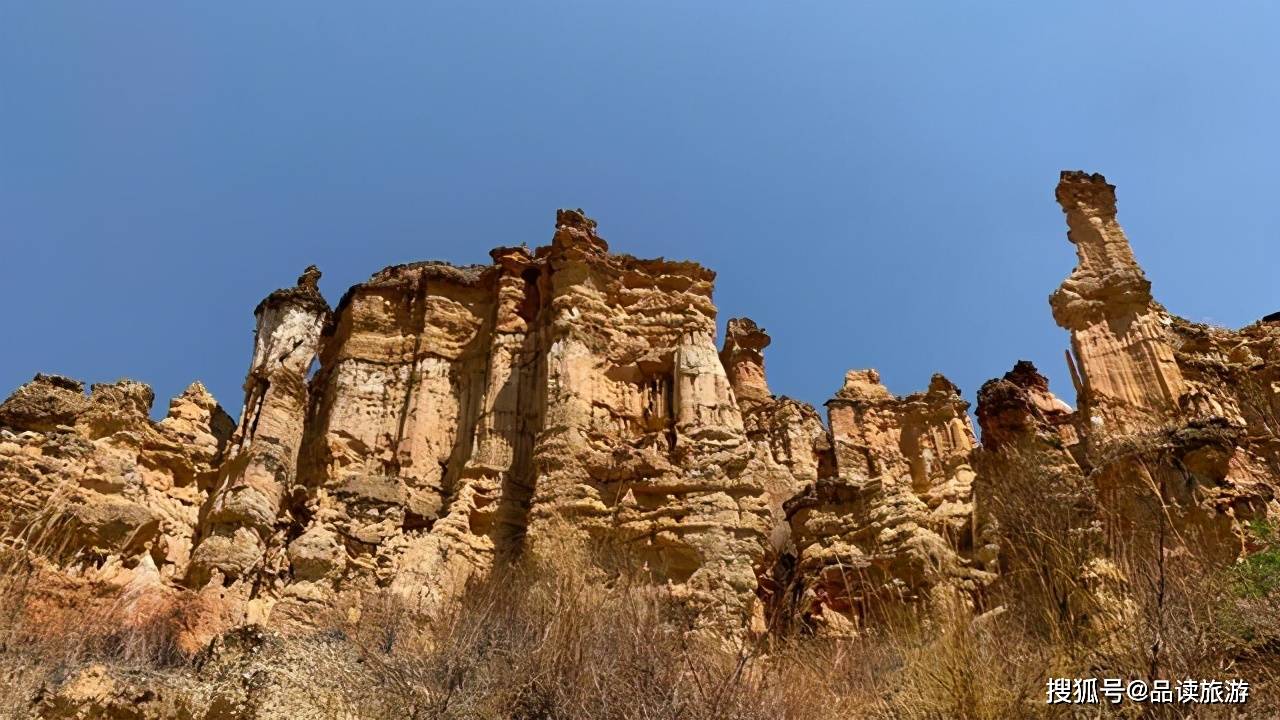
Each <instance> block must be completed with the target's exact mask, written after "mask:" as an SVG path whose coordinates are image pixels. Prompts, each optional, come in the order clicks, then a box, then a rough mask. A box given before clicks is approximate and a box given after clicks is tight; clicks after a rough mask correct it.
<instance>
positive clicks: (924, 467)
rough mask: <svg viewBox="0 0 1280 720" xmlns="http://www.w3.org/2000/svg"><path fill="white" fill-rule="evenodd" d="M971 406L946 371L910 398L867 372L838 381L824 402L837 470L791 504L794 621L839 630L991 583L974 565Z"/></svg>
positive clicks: (788, 503) (792, 500) (793, 499)
mask: <svg viewBox="0 0 1280 720" xmlns="http://www.w3.org/2000/svg"><path fill="white" fill-rule="evenodd" d="M968 407H969V404H968V403H967V402H965V401H964V400H963V399H962V398H961V397H960V394H959V390H958V389H957V388H956V387H955V386H954V385H952V384H951V382H950V381H948V380H947V379H946V378H944V377H942V376H941V375H935V376H934V377H933V380H932V381H931V382H930V383H929V389H928V390H927V391H925V392H922V393H916V394H914V395H910V396H908V397H905V398H899V397H895V396H894V395H893V394H892V393H890V392H889V390H888V389H887V388H885V387H884V385H882V384H881V383H880V377H879V375H878V374H877V373H876V372H875V371H874V370H861V371H859V370H853V371H850V372H849V373H847V374H846V375H845V384H844V387H842V388H841V389H840V390H839V391H838V392H837V393H836V395H835V397H834V398H832V399H831V400H829V401H827V409H828V413H829V417H830V427H831V437H832V443H833V446H834V457H835V463H834V473H833V474H832V475H830V476H826V477H822V478H819V479H818V481H817V483H816V484H815V485H813V486H811V487H810V488H808V489H807V490H806V491H805V492H804V493H802V494H800V495H797V496H796V497H794V498H792V499H791V500H790V501H788V502H787V505H786V511H787V517H788V518H789V520H790V523H791V527H792V534H793V540H794V543H795V549H796V553H797V565H796V573H797V574H798V576H799V577H800V578H801V583H802V585H801V589H800V591H801V592H802V593H803V594H804V598H803V600H802V602H801V606H800V608H799V610H800V612H801V614H803V615H804V616H806V617H810V618H813V619H814V620H821V621H824V622H827V623H829V624H832V626H833V627H834V628H835V629H841V628H843V627H845V626H847V625H848V624H849V621H850V620H855V621H856V620H858V619H859V618H863V617H866V616H867V615H870V614H874V613H877V612H879V611H881V610H883V609H884V607H885V605H887V604H896V603H901V602H918V601H923V600H927V599H929V597H930V594H931V592H932V591H933V590H934V589H935V588H938V587H940V586H947V587H951V588H956V589H964V590H974V589H976V588H977V587H978V586H979V585H980V584H981V583H983V582H985V581H986V579H987V578H986V574H985V573H984V572H983V571H982V570H980V569H979V568H977V567H976V566H975V565H974V563H973V562H972V561H971V557H972V549H973V547H972V537H973V530H972V516H973V505H972V485H973V479H974V473H973V469H972V468H971V467H970V465H969V454H970V452H971V451H972V450H973V448H974V446H975V445H976V440H975V438H974V433H973V428H972V425H971V424H970V422H969V417H968V415H967V410H968Z"/></svg>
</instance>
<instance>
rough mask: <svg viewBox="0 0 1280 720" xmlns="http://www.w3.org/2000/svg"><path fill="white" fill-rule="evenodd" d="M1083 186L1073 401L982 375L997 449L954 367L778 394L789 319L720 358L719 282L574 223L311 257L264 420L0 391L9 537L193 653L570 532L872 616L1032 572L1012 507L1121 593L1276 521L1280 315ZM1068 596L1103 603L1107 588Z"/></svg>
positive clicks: (425, 601) (657, 577)
mask: <svg viewBox="0 0 1280 720" xmlns="http://www.w3.org/2000/svg"><path fill="white" fill-rule="evenodd" d="M1057 198H1058V201H1059V203H1060V204H1061V205H1062V208H1063V210H1064V212H1065V214H1066V220H1067V226H1068V239H1069V240H1070V242H1072V243H1073V244H1074V245H1075V248H1076V250H1077V253H1078V256H1079V264H1078V266H1077V267H1076V268H1075V270H1074V271H1073V272H1072V273H1071V275H1070V277H1068V278H1067V280H1066V281H1065V282H1064V283H1063V284H1062V286H1061V287H1060V288H1059V289H1058V290H1057V291H1056V292H1055V293H1053V295H1052V297H1051V298H1050V306H1051V308H1052V313H1053V317H1054V318H1055V319H1056V320H1057V322H1058V324H1059V325H1061V326H1062V327H1063V328H1064V329H1066V330H1067V331H1069V333H1070V342H1071V350H1070V351H1069V352H1068V356H1067V362H1068V365H1069V368H1070V371H1071V375H1072V377H1073V379H1074V382H1075V386H1076V387H1075V390H1076V397H1077V401H1078V405H1079V407H1078V409H1072V408H1071V407H1070V406H1069V405H1067V404H1066V403H1064V402H1063V401H1061V400H1059V399H1057V398H1056V397H1055V396H1054V395H1053V394H1052V393H1051V392H1050V390H1049V387H1048V383H1047V381H1046V380H1045V379H1044V377H1042V376H1041V375H1040V374H1039V373H1038V372H1037V371H1036V369H1035V368H1034V367H1032V366H1031V365H1030V364H1029V363H1021V362H1020V363H1018V364H1017V365H1016V366H1015V367H1014V369H1013V370H1012V371H1011V372H1009V373H1008V374H1006V375H1005V376H1004V377H1003V378H1001V379H997V380H992V381H990V382H988V383H987V384H986V385H984V386H983V387H982V388H981V390H980V391H979V393H978V406H977V409H976V416H977V418H978V421H979V423H980V425H981V429H982V441H981V444H979V442H978V438H977V437H976V436H975V433H974V429H973V427H972V425H971V422H970V419H969V414H968V410H969V404H968V403H967V402H966V401H965V400H964V399H963V398H962V396H961V393H960V391H959V389H958V388H956V387H955V386H954V385H953V384H952V383H951V382H950V381H948V380H947V379H946V378H944V377H942V376H941V375H935V376H934V377H933V379H932V380H931V381H930V383H929V385H928V387H927V389H926V390H924V391H922V392H918V393H915V394H912V395H909V396H906V397H897V396H894V395H893V394H892V393H890V392H889V391H888V390H887V389H886V388H885V387H884V386H883V385H882V384H881V383H880V380H879V376H878V374H877V373H876V372H875V371H874V370H857V371H850V372H849V373H847V374H846V376H845V378H844V384H843V386H842V387H841V388H840V389H839V390H837V391H836V393H835V395H834V397H832V399H831V400H829V401H828V402H827V403H826V407H827V419H826V422H825V423H824V422H823V419H822V417H821V416H820V415H819V413H818V412H817V411H816V410H815V408H813V407H812V406H810V405H808V404H806V403H803V402H799V401H796V400H793V399H791V398H787V397H783V396H775V395H774V394H773V393H772V391H771V390H770V387H769V383H768V381H767V378H766V374H765V358H764V354H765V350H766V348H767V347H768V345H769V344H770V337H769V335H768V334H767V333H766V332H765V330H764V329H762V328H760V327H758V326H757V325H756V324H755V323H754V322H752V321H751V320H749V319H746V318H735V319H732V320H729V321H728V323H727V328H726V333H725V338H724V342H723V344H722V346H721V347H720V349H718V350H717V347H716V344H715V335H716V313H717V310H716V307H715V305H714V304H713V303H712V288H713V282H714V279H715V274H714V273H713V272H711V271H710V270H707V269H705V268H703V267H701V266H699V265H697V264H696V263H691V262H680V261H671V260H665V259H656V260H641V259H637V258H635V257H632V256H629V255H623V254H618V253H613V252H610V251H609V248H608V245H607V243H606V242H605V241H604V239H602V238H601V237H600V235H599V234H598V232H597V227H596V223H595V222H594V221H592V220H591V219H589V218H587V217H586V216H585V215H584V214H583V213H582V212H581V211H574V210H562V211H560V212H559V213H558V214H557V218H556V228H555V232H554V235H553V237H552V239H551V243H550V244H549V245H547V246H544V247H538V248H536V249H530V248H527V247H523V246H522V247H505V248H497V249H495V250H493V251H492V252H491V253H490V257H491V262H490V263H488V264H485V265H475V266H468V267H456V266H452V265H448V264H444V263H437V262H421V263H413V264H408V265H398V266H393V267H389V268H386V269H384V270H382V271H380V272H378V273H376V274H375V275H374V276H373V277H371V278H370V279H369V280H368V281H366V282H364V283H361V284H359V285H356V286H355V287H353V288H351V289H350V290H349V291H348V292H347V293H346V294H345V295H344V296H343V297H342V298H341V300H340V301H339V302H338V303H337V305H336V306H335V307H333V308H330V306H329V304H328V303H327V302H326V301H325V299H324V298H323V297H322V296H321V294H320V292H319V290H318V286H317V280H318V278H319V271H318V270H316V269H315V268H314V267H312V268H308V269H307V270H306V272H304V273H303V275H302V276H301V277H300V278H298V281H297V283H296V285H295V286H293V287H290V288H286V289H282V290H277V291H275V292H273V293H271V294H270V295H268V296H267V297H266V299H264V300H263V301H262V303H261V304H260V305H259V306H258V307H257V309H256V311H255V317H256V322H257V328H256V334H255V340H254V346H253V349H252V356H251V360H250V363H249V370H248V374H247V377H246V380H245V386H244V388H245V397H244V403H243V407H242V409H241V412H240V416H239V421H238V423H236V422H233V421H232V420H231V418H230V417H228V415H227V414H226V413H225V412H223V411H222V409H221V408H220V407H219V406H218V405H217V403H215V402H214V400H213V398H211V397H210V396H209V394H208V392H206V391H205V389H204V388H203V386H201V385H200V384H199V383H194V384H192V386H191V387H190V388H188V389H187V391H186V392H184V393H183V394H182V395H181V396H179V397H178V398H175V399H174V400H173V401H172V403H171V405H170V409H169V412H168V415H167V417H165V419H163V420H161V421H159V422H152V421H151V420H150V419H149V413H150V408H151V404H152V400H153V398H152V393H151V391H150V389H149V388H147V387H146V386H145V385H142V384H140V383H136V382H132V381H127V380H122V381H120V382H118V383H113V384H107V385H95V386H94V387H93V388H92V389H91V392H90V393H89V394H88V395H86V394H85V393H84V391H83V387H82V386H81V384H80V383H78V382H76V381H74V380H70V379H67V378H62V377H57V376H51V375H38V376H36V378H35V379H34V380H33V381H32V382H30V383H28V384H26V385H24V386H22V387H21V388H19V389H18V390H17V391H16V392H15V393H14V394H13V395H12V396H11V397H10V398H9V399H8V400H6V401H5V402H4V404H3V405H0V529H2V530H3V533H4V535H5V537H6V539H7V541H8V542H9V545H11V546H13V547H15V548H17V549H19V550H21V551H22V552H25V553H29V554H30V555H31V556H32V557H35V558H38V559H39V563H40V566H41V568H42V569H41V572H42V573H45V574H46V575H48V576H49V577H55V576H56V577H60V578H62V579H63V580H65V581H67V582H71V583H73V584H76V583H78V584H80V586H83V587H87V588H90V589H89V590H86V592H90V593H91V594H93V595H94V596H95V597H101V598H112V597H116V598H118V597H127V598H130V602H134V603H136V602H137V601H138V598H142V597H168V596H169V595H172V594H175V593H194V594H197V595H198V596H199V597H201V598H204V599H205V600H206V601H207V602H206V603H205V604H204V605H202V607H203V608H204V609H203V610H202V611H201V613H202V614H201V615H200V617H199V618H197V619H196V620H195V621H193V622H192V623H191V628H190V632H189V633H188V635H187V636H186V640H185V641H184V642H185V643H186V646H187V647H189V649H191V650H192V651H194V649H196V648H199V647H203V646H204V645H206V644H208V642H209V641H210V640H211V639H212V638H213V637H214V636H216V635H217V634H218V633H220V632H222V631H223V630H224V629H226V628H229V627H232V626H234V625H238V624H243V623H245V622H257V623H263V624H265V625H267V626H269V627H274V628H278V629H280V630H283V631H286V632H287V631H289V630H290V629H291V628H296V627H305V626H318V625H320V624H322V622H323V620H324V618H326V617H328V616H330V615H332V614H333V613H334V612H336V611H339V610H341V611H342V612H344V613H348V614H350V613H356V614H358V613H359V612H360V608H361V606H362V603H365V602H367V601H368V598H370V597H371V596H374V595H387V594H389V595H391V596H394V597H396V598H398V600H399V602H402V603H404V604H405V606H406V607H409V608H411V609H412V610H413V611H414V612H417V613H422V614H424V615H427V616H429V615H430V614H431V613H433V612H435V611H438V610H439V609H440V608H441V607H444V606H447V605H448V604H449V603H451V602H454V601H456V600H457V598H458V597H459V595H460V594H461V593H464V592H466V590H467V588H468V587H469V583H472V582H474V581H476V580H477V579H478V578H482V577H484V576H486V575H487V574H488V573H489V572H490V571H491V570H493V569H494V568H496V567H499V566H500V565H502V564H504V563H507V562H509V561H511V560H513V559H515V558H518V557H521V556H523V555H525V554H532V555H542V556H551V557H554V556H555V555H556V553H558V552H561V551H562V550H563V548H565V547H567V546H589V547H591V548H595V549H597V550H600V549H607V550H608V553H609V554H610V555H611V557H613V558H614V559H615V560H616V559H617V558H624V559H625V562H627V563H630V564H632V566H634V567H635V568H638V569H640V570H641V571H642V572H643V574H644V575H645V576H646V577H647V578H648V579H649V581H650V582H651V583H652V584H654V585H655V586H662V587H665V588H667V589H668V590H669V591H670V592H671V594H672V596H673V597H675V598H676V599H677V600H678V601H679V602H680V603H681V604H683V605H684V606H685V607H686V608H687V609H688V610H689V613H690V617H691V618H693V620H692V624H691V627H692V628H695V629H698V630H703V631H710V632H712V633H716V634H722V635H735V634H740V633H742V632H743V631H749V632H752V633H762V632H764V631H766V629H767V628H768V627H769V626H770V625H774V626H775V627H778V628H781V627H783V626H787V627H791V626H798V627H801V628H803V629H805V630H806V631H815V632H835V633H841V634H845V633H856V632H857V631H858V628H859V627H861V626H862V625H864V624H866V623H869V622H875V618H876V617H877V616H878V613H880V612H881V611H885V610H886V608H891V607H904V606H905V607H915V608H927V607H929V606H931V605H935V604H937V603H938V602H940V601H943V600H947V601H950V600H954V599H957V598H959V599H961V600H962V601H963V602H965V603H968V604H971V605H975V606H977V607H979V608H980V609H981V608H982V607H983V604H984V602H985V601H984V594H985V593H986V592H987V590H986V589H987V588H988V587H989V586H991V584H992V583H993V582H998V578H999V577H1001V576H1002V575H1009V574H1010V573H1014V572H1016V571H1018V569H1019V568H1020V567H1021V568H1023V569H1026V568H1027V565H1028V563H1030V564H1031V565H1035V564H1036V562H1037V561H1034V560H1032V559H1030V558H1031V556H1030V555H1028V554H1027V553H1026V552H1025V550H1026V548H1024V547H1017V545H1018V544H1019V543H1021V542H1022V541H1011V540H1010V538H1017V537H1018V536H1017V532H1016V530H1017V526H1018V524H1019V523H1020V522H1022V520H1021V518H1020V513H1021V512H1022V511H1021V510H1019V507H1025V506H1019V505H1017V503H1016V502H1014V500H1015V499H1016V498H1017V497H1019V493H1027V494H1028V497H1030V498H1033V499H1031V500H1028V501H1027V502H1032V503H1034V502H1035V499H1038V500H1039V502H1040V503H1041V504H1042V505H1043V504H1045V503H1048V504H1051V505H1052V506H1053V507H1055V508H1059V509H1060V510H1061V511H1062V512H1061V513H1060V519H1061V522H1062V532H1064V533H1076V534H1077V535H1080V536H1082V537H1086V538H1087V542H1085V543H1083V544H1082V545H1081V547H1082V548H1083V549H1082V550H1081V554H1080V555H1079V556H1078V557H1072V558H1070V559H1069V562H1068V563H1067V564H1068V565H1069V566H1070V567H1069V568H1068V570H1066V571H1065V573H1066V575H1079V576H1086V575H1087V576H1089V577H1093V578H1103V579H1106V582H1102V581H1101V580H1099V581H1098V582H1097V583H1095V585H1098V586H1099V587H1101V586H1102V585H1105V584H1107V583H1110V582H1113V581H1114V582H1115V583H1122V582H1124V578H1123V576H1122V575H1123V573H1121V572H1120V570H1119V569H1117V568H1116V567H1112V566H1108V565H1106V563H1105V561H1104V560H1103V559H1102V558H1103V557H1104V556H1106V555H1107V549H1108V548H1110V547H1114V546H1116V545H1118V544H1120V543H1121V542H1122V540H1123V542H1127V543H1131V544H1133V546H1134V547H1146V546H1148V545H1150V543H1146V540H1145V539H1144V538H1148V537H1155V535H1153V533H1154V534H1158V536H1159V537H1158V542H1159V544H1158V546H1155V545H1151V547H1157V548H1158V549H1157V550H1156V551H1154V552H1156V553H1157V554H1159V553H1164V552H1166V551H1167V550H1168V548H1169V547H1173V546H1178V545H1180V546H1183V547H1187V548H1195V549H1196V550H1197V551H1205V552H1207V553H1208V554H1210V555H1212V556H1213V557H1215V558H1216V559H1217V560H1218V561H1219V562H1222V563H1229V562H1231V561H1233V560H1235V559H1236V558H1237V557H1239V556H1241V555H1242V554H1243V553H1246V552H1248V551H1249V550H1250V548H1251V547H1252V546H1253V543H1254V542H1255V540H1256V538H1254V537H1253V536H1252V535H1251V533H1250V530H1249V526H1250V523H1255V522H1257V521H1265V520H1268V519H1273V518H1275V517H1276V515H1277V514H1278V512H1280V507H1278V506H1277V501H1276V497H1275V492H1276V487H1277V483H1280V321H1278V320H1276V319H1275V318H1274V317H1272V318H1270V319H1268V320H1264V321H1260V322H1258V323H1256V324H1254V325H1251V326H1249V327H1246V328H1243V329H1241V330H1238V331H1231V330H1226V329H1222V328H1215V327H1210V326H1206V325H1201V324H1196V323H1192V322H1189V321H1186V320H1183V319H1181V318H1178V317H1175V316H1173V315H1171V314H1169V313H1168V312H1167V311H1166V310H1165V309H1164V308H1163V307H1162V306H1160V305H1159V304H1158V303H1157V302H1156V301H1155V300H1154V298H1153V296H1152V293H1151V284H1150V283H1149V282H1148V281H1147V279H1146V278H1145V276H1144V274H1143V272H1142V270H1141V268H1140V267H1139V265H1138V264H1137V261H1136V259H1135V257H1134V254H1133V252H1132V250H1131V248H1130V246H1129V243H1128V241H1127V239H1126V238H1125V235H1124V233H1123V231H1122V230H1121V228H1120V226H1119V224H1118V222H1117V220H1116V202H1115V193H1114V188H1113V187H1112V186H1110V185H1108V184H1107V183H1106V181H1105V180H1104V179H1103V178H1102V177H1101V176H1099V175H1087V174H1084V173H1076V172H1068V173H1063V175H1062V179H1061V182H1060V183H1059V185H1058V189H1057ZM1028 469H1031V470H1028ZM1011 478H1013V479H1014V480H1015V482H1013V483H1012V484H1010V479H1011ZM1135 538H1136V540H1135ZM1025 542H1026V543H1034V539H1033V538H1028V539H1026V541H1025ZM1011 543H1012V544H1013V545H1014V546H1013V547H1011ZM1144 543H1146V544H1145V545H1144ZM601 562H602V563H604V561H603V560H602V561H601ZM606 564H607V563H606ZM602 567H603V565H602ZM1033 569H1034V568H1033ZM1072 587H1074V586H1072ZM1062 592H1063V593H1064V594H1065V595H1064V598H1063V602H1064V603H1065V604H1070V605H1071V606H1072V607H1078V608H1080V613H1079V614H1080V616H1081V617H1082V618H1083V617H1086V616H1090V613H1093V612H1094V611H1096V609H1097V608H1098V607H1099V603H1100V602H1103V600H1102V599H1100V598H1102V596H1103V595H1105V593H1104V592H1103V591H1102V590H1099V591H1098V592H1096V593H1086V595H1087V596H1082V595H1080V593H1079V592H1078V590H1076V589H1072V588H1070V587H1066V586H1064V587H1063V588H1062ZM1072 593H1074V594H1072ZM1067 595H1070V596H1069V597H1067ZM131 607H132V606H131Z"/></svg>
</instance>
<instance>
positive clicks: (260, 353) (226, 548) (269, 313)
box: [188, 266, 329, 587]
mask: <svg viewBox="0 0 1280 720" xmlns="http://www.w3.org/2000/svg"><path fill="white" fill-rule="evenodd" d="M319 279H320V271H319V270H317V269H316V268H315V267H314V266H312V267H309V268H307V270H306V272H304V273H303V274H302V275H301V276H300V277H299V278H298V283H297V285H296V286H295V287H292V288H288V289H283V290H277V291H275V292H273V293H271V294H270V295H268V296H267V298H266V299H264V300H263V301H262V302H261V303H260V304H259V305H258V307H257V309H256V310H255V311H254V315H255V316H256V317H257V329H256V331H255V333H254V348H253V361H252V364H251V365H250V368H249V374H248V377H247V378H246V379H245V384H244V390H245V401H244V409H243V410H242V411H241V413H240V424H239V426H238V427H237V428H236V431H235V434H234V435H233V436H232V438H231V442H230V446H229V450H228V453H227V458H226V459H225V461H224V462H223V464H222V467H221V470H220V472H219V477H218V481H217V486H216V487H215V488H214V490H213V492H212V495H211V497H210V502H209V506H208V508H207V509H206V510H205V512H204V515H203V517H202V518H201V527H200V536H199V539H198V542H197V545H196V548H195V551H194V554H193V556H192V561H191V566H190V568H189V569H188V582H189V583H190V584H191V585H193V586H195V587H200V586H202V585H204V584H205V582H206V581H208V580H209V579H211V578H212V577H213V576H215V575H217V576H219V577H221V578H224V579H226V580H236V579H239V578H242V577H245V576H246V575H248V574H249V573H251V572H254V571H258V570H262V569H264V566H265V565H266V564H267V563H265V562H264V560H268V559H267V558H265V555H266V553H267V551H268V550H278V547H277V546H278V544H279V537H278V533H279V528H278V527H277V520H278V519H279V517H280V513H281V510H282V509H283V505H284V502H285V499H286V493H287V492H288V491H289V489H290V488H291V486H292V485H293V484H294V482H295V480H296V466H297V458H298V450H299V448H300V446H301V443H302V435H303V427H304V422H305V420H306V413H307V406H308V393H307V385H306V382H307V377H306V376H307V370H308V368H309V367H310V365H311V362H312V360H313V359H314V357H315V354H316V349H317V344H318V342H319V338H320V330H321V329H322V328H323V326H324V324H325V322H326V321H327V320H328V317H329V305H328V303H326V302H325V300H324V298H323V297H322V296H321V295H320V290H319V288H318V286H317V282H318V280H319Z"/></svg>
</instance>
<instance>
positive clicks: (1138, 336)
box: [1049, 171, 1184, 431]
mask: <svg viewBox="0 0 1280 720" xmlns="http://www.w3.org/2000/svg"><path fill="white" fill-rule="evenodd" d="M1057 198H1058V203H1059V204H1061V205H1062V210H1063V212H1064V213H1066V216H1067V228H1068V232H1067V238H1068V239H1069V240H1070V241H1071V242H1072V244H1074V245H1075V247H1076V254H1077V256H1078V257H1079V263H1078V264H1077V265H1076V268H1075V270H1074V271H1073V272H1072V273H1071V276H1070V277H1068V278H1067V279H1066V280H1065V281H1064V282H1063V283H1062V285H1061V286H1060V287H1059V288H1058V289H1057V291H1055V292H1054V293H1053V295H1052V296H1051V297H1050V298H1049V304H1050V306H1051V307H1052V308H1053V317H1054V319H1055V320H1057V322H1058V324H1059V325H1060V326H1062V327H1063V328H1065V329H1067V330H1069V331H1071V346H1072V350H1073V352H1074V354H1075V359H1076V364H1077V365H1078V368H1079V373H1080V375H1081V376H1082V391H1083V392H1082V393H1081V396H1080V405H1081V409H1082V410H1083V411H1084V412H1085V413H1086V415H1087V417H1089V418H1090V421H1091V422H1094V423H1103V424H1107V425H1109V426H1111V427H1112V428H1113V429H1116V430H1120V431H1131V430H1137V429H1140V428H1143V427H1148V426H1151V425H1153V424H1159V423H1160V422H1162V420H1163V419H1164V418H1166V417H1168V416H1169V415H1170V414H1171V413H1173V412H1175V411H1176V410H1177V408H1178V401H1179V399H1180V398H1181V397H1182V394H1183V392H1184V383H1183V379H1182V373H1181V372H1180V371H1179V369H1178V365H1177V362H1176V361H1175V359H1174V355H1173V346H1172V344H1171V339H1170V335H1169V329H1168V328H1169V324H1170V322H1171V320H1170V318H1169V316H1168V314H1167V313H1166V312H1165V310H1164V308H1163V307H1161V306H1160V305H1159V304H1157V303H1156V302H1155V301H1154V300H1153V299H1152V297H1151V283H1150V282H1149V281H1148V280H1147V278H1146V275H1144V274H1143V272H1142V268H1141V267H1139V266H1138V263H1137V260H1135V259H1134V255H1133V250H1132V248H1130V247H1129V241H1128V239H1127V238H1126V237H1125V235H1124V231H1123V230H1122V229H1121V228H1120V224H1119V223H1118V222H1117V221H1116V195H1115V186H1114V185H1110V184H1108V183H1107V181H1106V178H1104V177H1103V176H1101V175H1098V174H1093V175H1090V174H1087V173H1084V172H1079V171H1064V172H1063V173H1062V177H1061V179H1060V180H1059V182H1058V189H1057Z"/></svg>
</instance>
